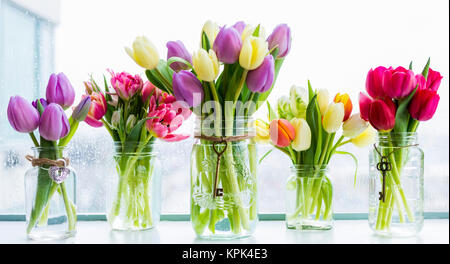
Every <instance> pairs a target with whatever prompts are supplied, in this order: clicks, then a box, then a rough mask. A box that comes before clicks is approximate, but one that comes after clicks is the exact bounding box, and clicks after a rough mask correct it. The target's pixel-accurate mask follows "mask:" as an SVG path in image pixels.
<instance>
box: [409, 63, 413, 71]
mask: <svg viewBox="0 0 450 264" xmlns="http://www.w3.org/2000/svg"><path fill="white" fill-rule="evenodd" d="M412 65H413V62H412V61H411V62H410V63H409V69H410V70H411V71H412Z"/></svg>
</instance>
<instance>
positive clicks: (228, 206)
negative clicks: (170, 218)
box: [191, 118, 258, 239]
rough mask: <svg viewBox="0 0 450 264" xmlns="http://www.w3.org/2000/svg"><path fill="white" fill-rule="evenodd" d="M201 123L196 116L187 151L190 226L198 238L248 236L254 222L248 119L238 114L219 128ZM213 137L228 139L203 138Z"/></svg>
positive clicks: (253, 160)
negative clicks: (189, 177)
mask: <svg viewBox="0 0 450 264" xmlns="http://www.w3.org/2000/svg"><path fill="white" fill-rule="evenodd" d="M206 123H207V122H204V120H201V119H197V122H196V127H195V135H196V140H195V142H194V145H193V149H192V153H191V222H192V226H193V228H194V230H195V233H196V234H197V236H198V237H199V238H205V239H234V238H243V237H248V236H250V235H251V234H252V233H253V232H254V230H255V227H256V223H257V221H258V208H257V181H256V165H257V161H256V159H257V156H256V148H255V144H254V142H253V141H252V140H251V137H253V136H254V133H255V130H254V126H252V125H251V124H253V122H252V121H251V120H248V119H243V118H242V119H236V120H233V122H231V123H227V124H225V123H223V126H222V127H221V129H220V131H221V132H220V131H218V130H216V128H214V127H209V126H208V125H207V124H206ZM228 128H229V129H228ZM217 135H219V136H221V135H226V137H228V139H230V137H231V138H233V140H231V141H227V142H218V141H213V140H211V138H209V139H208V137H217ZM205 136H206V138H205ZM199 137H200V138H199ZM239 137H244V138H245V139H241V140H239V139H238V138H239ZM219 154H220V158H219V159H218V155H219ZM218 162H219V163H218ZM217 165H219V166H217ZM216 172H217V173H216Z"/></svg>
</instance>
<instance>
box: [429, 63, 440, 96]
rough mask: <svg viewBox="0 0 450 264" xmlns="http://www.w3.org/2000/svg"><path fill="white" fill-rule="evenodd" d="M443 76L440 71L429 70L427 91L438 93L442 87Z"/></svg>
mask: <svg viewBox="0 0 450 264" xmlns="http://www.w3.org/2000/svg"><path fill="white" fill-rule="evenodd" d="M441 80H442V75H441V73H440V72H438V71H433V70H432V69H431V68H430V69H429V70H428V76H427V86H426V87H427V89H428V90H431V91H437V90H438V89H439V85H441Z"/></svg>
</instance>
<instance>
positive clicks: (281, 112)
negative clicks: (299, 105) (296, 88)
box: [276, 96, 294, 120]
mask: <svg viewBox="0 0 450 264" xmlns="http://www.w3.org/2000/svg"><path fill="white" fill-rule="evenodd" d="M276 109H277V113H278V116H279V117H280V118H282V119H286V120H291V119H292V118H293V117H294V116H293V115H292V110H291V104H290V102H289V98H287V97H286V96H281V97H280V98H278V100H277V105H276Z"/></svg>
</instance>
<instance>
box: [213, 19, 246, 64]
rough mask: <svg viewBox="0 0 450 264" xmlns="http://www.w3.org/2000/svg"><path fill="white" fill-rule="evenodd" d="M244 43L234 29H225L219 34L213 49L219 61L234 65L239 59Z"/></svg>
mask: <svg viewBox="0 0 450 264" xmlns="http://www.w3.org/2000/svg"><path fill="white" fill-rule="evenodd" d="M241 47H242V41H241V36H240V34H239V32H237V30H236V29H234V28H233V27H229V28H227V27H223V28H222V29H221V30H220V32H219V34H217V37H216V40H215V41H214V46H213V49H214V51H215V52H216V54H217V58H219V61H221V62H223V63H227V64H233V63H235V62H236V61H237V60H238V59H239V53H240V52H241Z"/></svg>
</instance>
